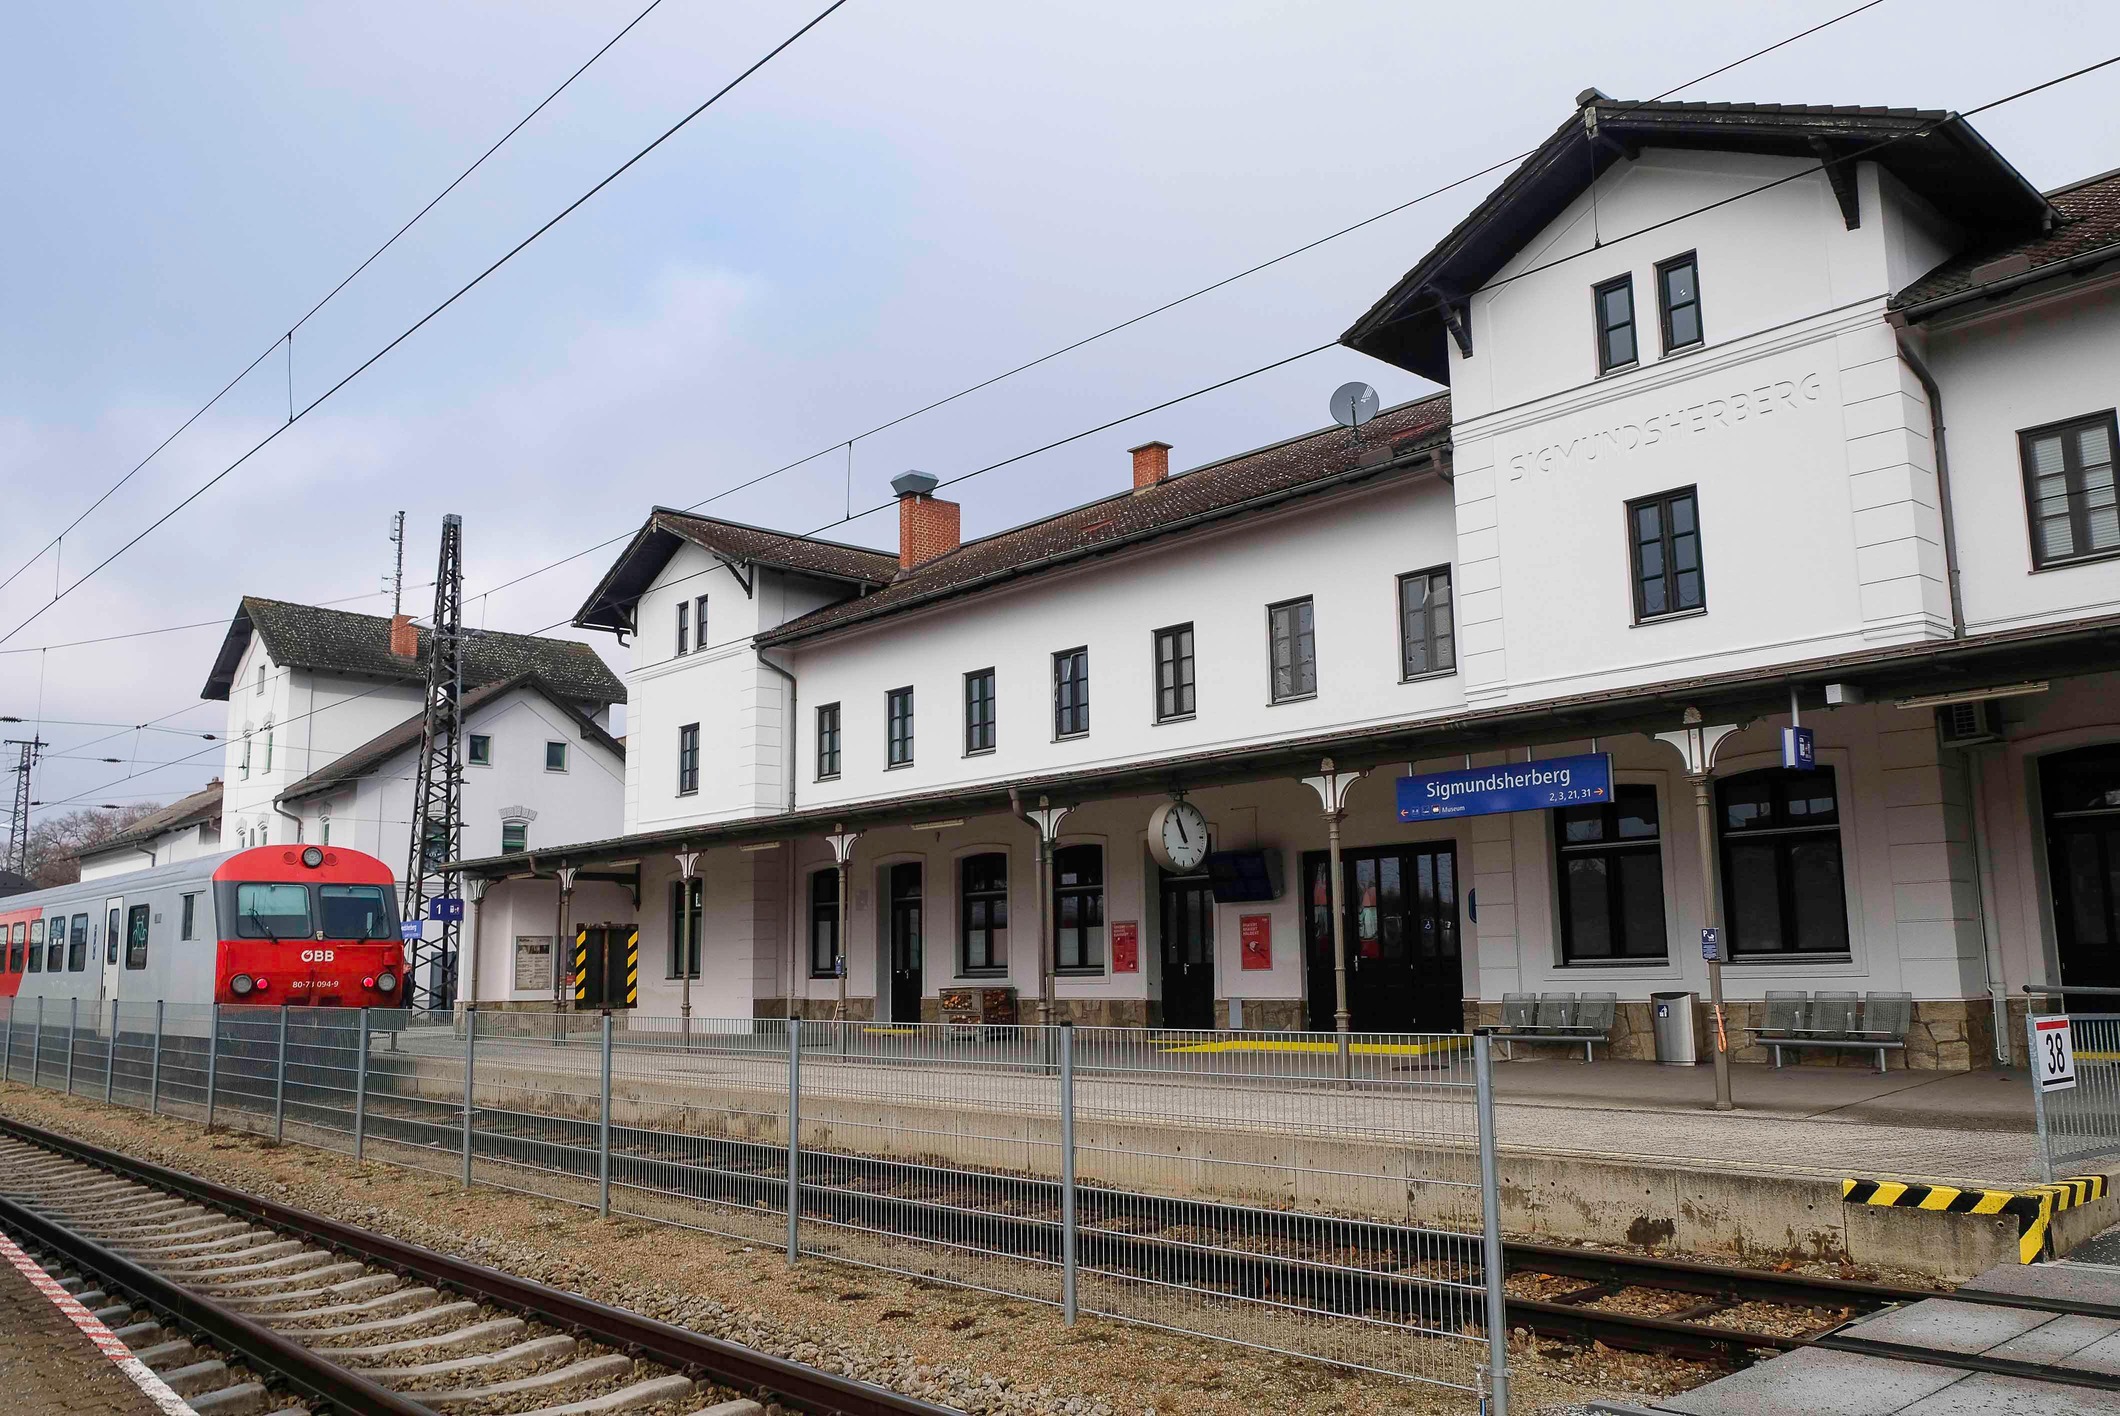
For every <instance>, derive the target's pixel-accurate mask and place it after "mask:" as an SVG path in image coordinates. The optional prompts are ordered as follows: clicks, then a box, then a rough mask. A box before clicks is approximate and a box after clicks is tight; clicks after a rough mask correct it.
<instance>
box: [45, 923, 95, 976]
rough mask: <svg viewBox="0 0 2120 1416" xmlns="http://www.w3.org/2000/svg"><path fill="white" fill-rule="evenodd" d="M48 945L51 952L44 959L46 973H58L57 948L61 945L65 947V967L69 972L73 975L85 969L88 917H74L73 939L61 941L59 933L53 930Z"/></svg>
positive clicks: (86, 963)
mask: <svg viewBox="0 0 2120 1416" xmlns="http://www.w3.org/2000/svg"><path fill="white" fill-rule="evenodd" d="M50 943H51V952H50V953H49V954H47V955H46V956H45V959H44V969H45V972H46V973H57V972H59V946H60V945H61V944H64V945H65V946H66V967H67V968H68V969H69V970H71V971H72V972H74V973H79V972H81V970H83V969H85V968H87V967H88V916H87V915H86V914H77V915H75V916H74V932H73V938H71V939H62V938H61V937H60V933H59V931H58V930H56V929H55V930H53V931H52V932H51V935H50Z"/></svg>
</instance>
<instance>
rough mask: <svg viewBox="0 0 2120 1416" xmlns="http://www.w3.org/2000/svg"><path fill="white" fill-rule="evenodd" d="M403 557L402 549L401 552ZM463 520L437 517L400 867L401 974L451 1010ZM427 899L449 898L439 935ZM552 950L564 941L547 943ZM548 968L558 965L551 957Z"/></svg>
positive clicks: (459, 788) (427, 1002) (424, 1000)
mask: <svg viewBox="0 0 2120 1416" xmlns="http://www.w3.org/2000/svg"><path fill="white" fill-rule="evenodd" d="M401 553H402V552H401ZM463 609H464V519H463V518H462V517H461V516H454V515H451V516H445V517H443V518H442V551H441V558H440V561H439V563H438V564H437V565H436V567H435V572H434V628H433V630H432V631H431V632H430V633H429V634H428V636H427V645H428V649H427V712H426V718H425V721H424V723H423V724H422V726H421V729H420V767H419V777H418V783H417V785H416V786H415V787H414V788H413V795H412V850H411V859H410V860H409V861H408V862H407V863H406V866H405V918H406V919H407V920H415V921H420V923H421V934H420V936H419V937H418V938H416V939H414V940H412V941H411V943H412V958H411V967H410V968H409V969H408V970H407V972H408V973H409V974H410V975H411V978H410V979H409V980H408V982H409V984H410V987H411V1003H412V1006H413V1007H415V1008H426V1009H433V1010H437V1011H440V1010H446V1009H449V1008H453V1007H454V1006H455V1005H456V971H457V940H458V938H459V936H460V935H461V933H462V930H463V924H462V919H463V915H462V909H463V902H462V899H461V897H460V896H458V894H457V889H456V883H457V882H456V872H455V871H452V870H444V869H443V868H442V867H443V866H444V865H445V864H447V863H448V862H450V861H453V860H455V859H456V858H457V856H458V854H459V850H458V847H459V845H460V843H461V835H462V833H461V827H460V818H461V815H462V810H461V808H462V805H463V787H464V769H463V759H462V757H461V756H460V755H459V753H458V750H457V749H458V739H459V738H460V736H461V732H460V730H461V728H462V727H463V698H464V623H463ZM430 900H450V901H454V902H455V903H454V904H453V905H450V906H447V907H445V910H444V915H445V917H444V918H441V919H438V920H435V921H432V923H433V924H435V925H437V926H438V927H439V929H440V933H441V937H440V938H438V939H430V938H428V937H427V935H426V926H427V924H428V923H429V922H428V921H424V920H422V919H421V916H422V915H424V914H425V913H426V907H427V903H428V902H429V901H430ZM553 944H554V947H555V949H557V948H559V947H561V946H562V944H563V941H560V940H554V941H553ZM554 967H555V969H556V968H557V956H555V961H554Z"/></svg>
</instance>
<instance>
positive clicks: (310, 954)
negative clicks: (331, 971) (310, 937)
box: [302, 949, 335, 964]
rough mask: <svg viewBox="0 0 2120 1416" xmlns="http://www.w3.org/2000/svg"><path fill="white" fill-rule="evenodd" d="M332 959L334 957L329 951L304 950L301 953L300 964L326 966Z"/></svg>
mask: <svg viewBox="0 0 2120 1416" xmlns="http://www.w3.org/2000/svg"><path fill="white" fill-rule="evenodd" d="M334 957H335V955H334V953H333V951H332V950H330V949H304V950H303V951H302V962H303V963H305V964H328V963H330V962H331V961H332V959H333V958H334Z"/></svg>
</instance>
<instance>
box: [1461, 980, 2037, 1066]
mask: <svg viewBox="0 0 2120 1416" xmlns="http://www.w3.org/2000/svg"><path fill="white" fill-rule="evenodd" d="M2011 1006H2012V1009H2013V1010H2015V1008H2016V1005H2015V1004H2014V1002H2013V1003H2012V1005H2011ZM1653 1007H1654V1005H1653V1004H1651V1003H1650V1002H1649V1001H1648V1000H1646V999H1641V1000H1622V1001H1621V1002H1620V1004H1619V1006H1618V1008H1617V1009H1615V1010H1614V1012H1613V1018H1612V1037H1611V1041H1610V1043H1609V1045H1600V1046H1599V1047H1598V1049H1597V1055H1598V1056H1599V1057H1615V1058H1618V1059H1620V1060H1621V1061H1629V1062H1653V1061H1655V1060H1656V1034H1655V1031H1654V1024H1655V1020H1654V1018H1653V1016H1652V1009H1653ZM1766 1011H1767V1005H1766V1004H1765V1003H1764V1002H1731V1003H1725V1004H1724V1005H1723V1018H1724V1026H1725V1028H1726V1029H1727V1032H1728V1036H1729V1041H1730V1060H1731V1061H1732V1062H1746V1063H1753V1062H1757V1063H1772V1062H1773V1060H1774V1053H1773V1050H1772V1049H1771V1048H1769V1047H1767V1046H1765V1045H1764V1044H1762V1043H1759V1042H1757V1041H1755V1040H1754V1038H1753V1036H1752V1034H1751V1033H1749V1032H1747V1031H1746V1029H1748V1028H1754V1027H1758V1026H1760V1025H1761V1024H1763V1023H1764V1022H1765V1021H1766ZM2013 1016H2015V1017H2016V1018H2017V1020H2018V1021H2017V1023H2016V1026H2017V1027H2018V1028H2019V1029H2021V1028H2022V1027H2023V1021H2022V1013H2021V1011H2017V1012H2014V1013H2013ZM1501 1020H1502V1005H1501V1004H1500V1003H1498V1002H1494V1003H1483V1002H1476V1001H1474V1000H1471V999H1467V1000H1466V1003H1465V1021H1466V1025H1467V1026H1468V1027H1494V1026H1496V1025H1498V1024H1499V1023H1500V1022H1501ZM1693 1043H1694V1058H1693V1060H1694V1061H1695V1062H1698V1063H1707V1062H1710V1061H1712V1060H1713V1058H1714V1050H1713V1049H1714V1046H1715V1020H1714V1016H1713V1014H1712V1013H1711V1011H1710V1010H1709V1007H1708V1001H1707V999H1705V998H1703V999H1701V1000H1700V1006H1699V1008H1698V1010H1697V1012H1696V1014H1695V1017H1694V1020H1693ZM1994 1045H1995V1028H1994V1019H1993V1014H1992V1012H1991V1011H1990V1005H1989V1003H1988V1000H1987V999H1985V998H1945V999H1938V1000H1933V1001H1926V1002H1924V1001H1917V1002H1916V1003H1915V1004H1914V1021H1913V1023H1912V1025H1911V1026H1910V1027H1908V1029H1907V1036H1906V1048H1905V1049H1904V1050H1903V1051H1899V1052H1887V1053H1886V1054H1885V1066H1886V1067H1887V1068H1888V1069H1891V1070H1895V1071H1896V1070H1903V1069H1912V1070H1914V1071H1924V1072H1964V1071H1969V1070H1972V1069H1975V1068H1980V1067H1986V1066H1989V1065H1991V1064H1992V1062H1993V1060H1994V1056H1995V1053H1994ZM1511 1048H1512V1050H1513V1051H1514V1052H1515V1053H1516V1055H1518V1056H1520V1057H1575V1058H1578V1059H1580V1058H1581V1057H1582V1055H1583V1049H1582V1044H1581V1043H1576V1044H1574V1045H1572V1046H1571V1045H1569V1044H1567V1043H1538V1042H1517V1043H1512V1044H1511ZM2018 1050H2019V1051H2020V1052H2021V1051H2022V1050H2023V1049H2022V1048H2020V1049H2018ZM1782 1065H1783V1066H1784V1067H1854V1068H1859V1069H1865V1070H1874V1069H1875V1068H1876V1066H1877V1054H1876V1053H1874V1052H1863V1051H1859V1050H1857V1049H1855V1048H1814V1047H1805V1048H1791V1049H1788V1050H1786V1051H1784V1052H1783V1053H1782Z"/></svg>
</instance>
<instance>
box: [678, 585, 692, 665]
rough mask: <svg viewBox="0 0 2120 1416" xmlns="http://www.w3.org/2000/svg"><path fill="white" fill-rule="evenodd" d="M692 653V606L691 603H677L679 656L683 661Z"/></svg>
mask: <svg viewBox="0 0 2120 1416" xmlns="http://www.w3.org/2000/svg"><path fill="white" fill-rule="evenodd" d="M691 652H692V606H691V604H690V602H688V601H685V600H679V601H678V602H677V654H676V657H677V658H680V659H682V658H683V657H684V656H685V655H687V654H689V653H691Z"/></svg>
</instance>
